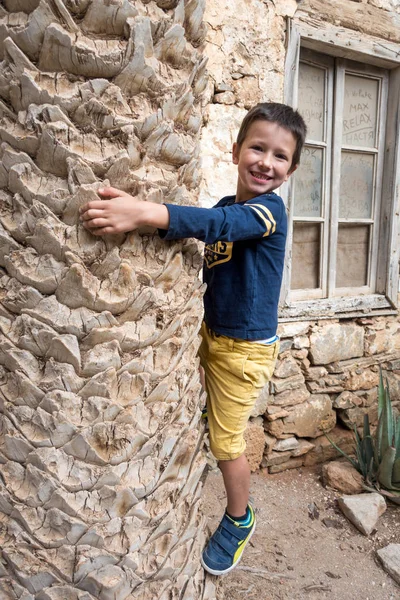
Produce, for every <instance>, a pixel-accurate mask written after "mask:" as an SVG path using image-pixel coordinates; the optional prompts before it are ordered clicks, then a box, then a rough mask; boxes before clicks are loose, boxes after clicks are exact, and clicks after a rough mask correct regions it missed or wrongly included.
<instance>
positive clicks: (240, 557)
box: [200, 519, 257, 575]
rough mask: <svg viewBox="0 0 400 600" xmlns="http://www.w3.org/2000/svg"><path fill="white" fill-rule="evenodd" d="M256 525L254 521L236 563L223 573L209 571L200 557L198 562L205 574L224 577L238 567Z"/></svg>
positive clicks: (213, 570)
mask: <svg viewBox="0 0 400 600" xmlns="http://www.w3.org/2000/svg"><path fill="white" fill-rule="evenodd" d="M256 524H257V521H256V520H255V519H254V525H253V529H252V530H251V533H250V535H249V537H248V538H247V539H246V541H245V543H244V544H243V549H242V552H241V553H240V556H239V558H238V559H237V561H236V562H234V563H233V565H231V566H230V567H229V568H228V569H225V570H224V571H216V570H215V569H211V568H210V567H208V566H207V565H206V564H205V562H204V561H203V557H202V556H201V557H200V562H201V565H202V567H203V569H204V570H205V571H207V573H210V574H211V575H225V573H229V572H230V571H232V570H233V569H234V568H235V567H237V565H238V564H239V563H240V561H241V560H242V556H243V552H244V549H245V548H246V546H247V544H248V542H249V541H250V540H251V536H252V535H253V533H254V532H255V530H256Z"/></svg>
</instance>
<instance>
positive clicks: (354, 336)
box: [310, 323, 364, 365]
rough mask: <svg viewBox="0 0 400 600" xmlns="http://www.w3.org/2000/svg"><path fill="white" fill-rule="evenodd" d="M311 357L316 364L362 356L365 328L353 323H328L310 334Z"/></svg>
mask: <svg viewBox="0 0 400 600" xmlns="http://www.w3.org/2000/svg"><path fill="white" fill-rule="evenodd" d="M310 341H311V346H310V357H311V361H312V363H313V364H314V365H325V364H328V363H332V362H334V361H339V360H346V359H347V358H355V357H358V356H362V355H363V353H364V329H363V327H359V326H358V325H355V324H353V323H351V324H346V325H342V324H340V323H335V324H333V325H326V326H324V327H322V328H321V329H320V330H319V331H318V332H316V333H312V334H311V336H310Z"/></svg>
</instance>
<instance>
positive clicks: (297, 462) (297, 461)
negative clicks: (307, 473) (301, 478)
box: [268, 458, 303, 474]
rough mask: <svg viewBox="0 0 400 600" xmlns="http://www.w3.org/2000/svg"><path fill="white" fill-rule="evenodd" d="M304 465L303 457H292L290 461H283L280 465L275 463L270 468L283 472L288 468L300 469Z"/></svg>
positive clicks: (272, 471)
mask: <svg viewBox="0 0 400 600" xmlns="http://www.w3.org/2000/svg"><path fill="white" fill-rule="evenodd" d="M302 465H303V459H302V458H290V459H289V460H288V461H286V462H284V463H281V464H279V465H273V466H271V467H270V468H269V469H268V470H269V472H270V473H271V474H272V473H282V471H287V470H288V469H298V468H299V467H301V466H302Z"/></svg>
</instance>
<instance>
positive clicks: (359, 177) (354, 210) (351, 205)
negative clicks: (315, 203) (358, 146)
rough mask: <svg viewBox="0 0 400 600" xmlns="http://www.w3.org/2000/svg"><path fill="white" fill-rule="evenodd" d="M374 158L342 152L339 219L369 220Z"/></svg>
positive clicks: (370, 215)
mask: <svg viewBox="0 0 400 600" xmlns="http://www.w3.org/2000/svg"><path fill="white" fill-rule="evenodd" d="M373 173H374V156H373V155H372V154H357V153H355V152H342V166H341V171H340V200H339V218H341V219H371V217H372V190H373Z"/></svg>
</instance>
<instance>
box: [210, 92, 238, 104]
mask: <svg viewBox="0 0 400 600" xmlns="http://www.w3.org/2000/svg"><path fill="white" fill-rule="evenodd" d="M235 101H236V98H235V94H234V93H233V92H221V93H219V94H215V95H214V98H213V102H216V103H217V104H235Z"/></svg>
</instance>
